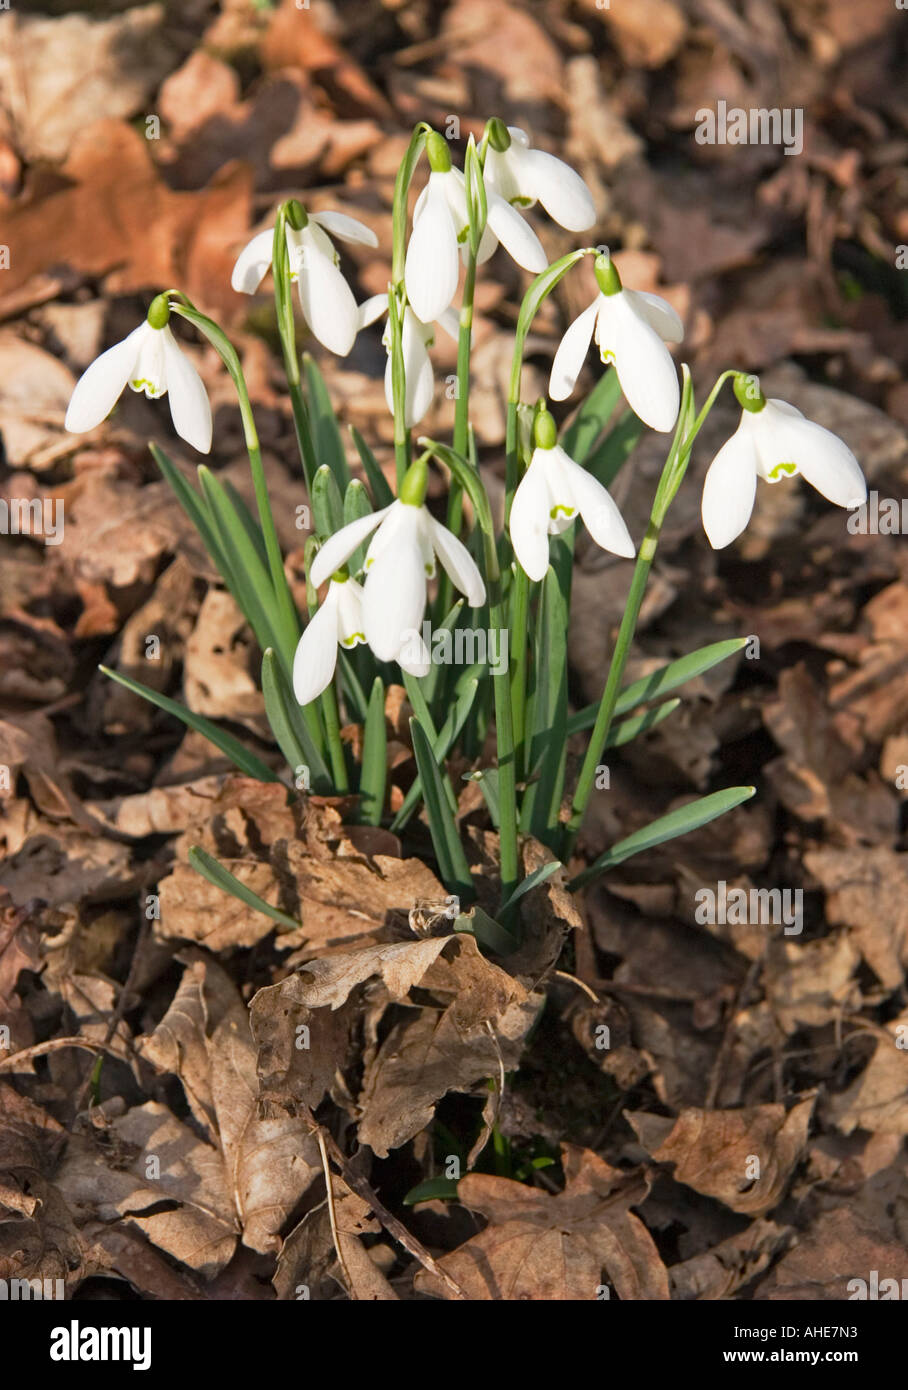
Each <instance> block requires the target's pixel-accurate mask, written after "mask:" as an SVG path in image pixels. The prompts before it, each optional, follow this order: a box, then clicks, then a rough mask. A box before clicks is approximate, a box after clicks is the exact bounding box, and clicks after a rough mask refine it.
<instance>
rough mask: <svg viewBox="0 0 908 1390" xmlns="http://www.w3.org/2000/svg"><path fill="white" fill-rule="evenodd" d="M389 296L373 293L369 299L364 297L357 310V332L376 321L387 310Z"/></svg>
mask: <svg viewBox="0 0 908 1390" xmlns="http://www.w3.org/2000/svg"><path fill="white" fill-rule="evenodd" d="M387 308H388V296H387V295H386V294H373V295H372V296H371V297H370V298H369V299H364V300H363V302H362V304H360V306H359V307H358V309H357V311H356V327H357V332H358V331H359V329H361V328H368V327H369V324H370V323H375V321H376V319H380V318H381V316H382V314H384V313H386V312H387Z"/></svg>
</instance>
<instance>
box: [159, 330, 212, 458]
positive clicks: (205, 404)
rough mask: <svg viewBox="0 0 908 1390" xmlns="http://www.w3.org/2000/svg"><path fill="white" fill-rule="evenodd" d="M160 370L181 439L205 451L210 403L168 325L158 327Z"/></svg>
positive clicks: (206, 449) (195, 372)
mask: <svg viewBox="0 0 908 1390" xmlns="http://www.w3.org/2000/svg"><path fill="white" fill-rule="evenodd" d="M161 337H162V339H163V345H164V370H165V374H166V379H167V394H168V396H169V399H170V414H171V418H172V419H173V427H174V429H175V430H176V432H177V434H178V435H179V436H180V438H181V439H185V440H186V443H187V444H191V445H192V447H193V448H194V449H198V451H199V453H200V454H207V453H208V452H209V451H210V449H211V405H210V403H209V400H208V393H207V391H206V390H205V386H204V384H203V382H202V378H201V377H200V376H199V374H198V372H197V371H196V369H195V367H194V366H193V365H192V363H191V362H190V360H189V358H188V357H187V356H186V354H185V353H184V352H183V351H182V350H181V348H180V346H179V344H178V343H177V340H176V338H174V336H173V334H172V333H171V331H170V329H169V328H163V329H162V330H161Z"/></svg>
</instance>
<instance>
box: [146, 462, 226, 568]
mask: <svg viewBox="0 0 908 1390" xmlns="http://www.w3.org/2000/svg"><path fill="white" fill-rule="evenodd" d="M148 447H149V449H150V450H151V456H152V458H153V459H154V461H155V463H156V464H157V465H158V467H159V468H160V470H161V472H162V473H163V474H164V477H165V478H166V479H167V482H168V483H169V484H170V487H171V489H172V491H173V493H174V494H175V496H176V499H177V501H178V502H179V504H180V506H181V507H182V508H183V511H184V512H185V513H186V515H187V516H188V517H189V520H190V521H191V522H192V524H193V526H194V527H195V529H196V530H197V531H198V533H199V535H200V536H201V538H202V541H203V543H204V546H205V549H206V550H207V551H208V554H209V555H210V556H211V558H212V560H213V562H214V565H215V568H216V569H217V571H218V573H219V574H220V575H221V577H222V579H223V580H224V582H225V583H226V584H227V586H228V588H229V586H230V577H229V575H228V573H227V565H226V563H225V560H224V557H223V552H222V550H221V545H220V542H219V540H218V536H217V532H216V530H215V528H214V527H213V526H212V524H211V516H210V515H209V512H208V508H207V506H206V504H205V501H204V499H203V498H201V497H199V495H198V493H197V492H196V490H195V488H194V487H192V485H191V484H190V483H189V482H187V480H186V479H185V478H184V477H183V475H182V473H181V472H180V470H179V469H178V468H177V466H176V464H175V463H173V462H172V460H171V459H169V458H168V457H167V455H166V454H165V452H164V450H163V449H162V448H160V447H159V445H157V444H149V446H148Z"/></svg>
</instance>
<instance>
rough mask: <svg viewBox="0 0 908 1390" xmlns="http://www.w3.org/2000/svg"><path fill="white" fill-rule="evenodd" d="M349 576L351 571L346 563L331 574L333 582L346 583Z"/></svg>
mask: <svg viewBox="0 0 908 1390" xmlns="http://www.w3.org/2000/svg"><path fill="white" fill-rule="evenodd" d="M349 578H350V571H349V570H348V569H347V566H346V565H341V567H340V569H339V570H335V571H334V573H333V574H332V576H331V579H332V582H333V583H335V584H346V582H347V580H348V579H349Z"/></svg>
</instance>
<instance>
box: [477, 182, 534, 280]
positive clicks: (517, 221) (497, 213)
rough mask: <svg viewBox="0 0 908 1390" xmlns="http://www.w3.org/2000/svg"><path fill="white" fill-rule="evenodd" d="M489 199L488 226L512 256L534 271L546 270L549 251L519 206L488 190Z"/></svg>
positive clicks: (527, 268)
mask: <svg viewBox="0 0 908 1390" xmlns="http://www.w3.org/2000/svg"><path fill="white" fill-rule="evenodd" d="M487 203H488V210H489V226H490V227H491V229H492V231H493V232H494V233H495V235H496V236H497V238H498V240H499V241H500V242H501V244H502V246H503V247H504V249H505V250H506V251H507V252H508V254H509V255H510V256H511V257H512V259H513V260H515V261H516V262H517V264H518V265H521V266H523V268H524V270H530V271H532V272H533V274H534V275H538V274H539V273H540V271H543V270H545V268H546V266H547V265H548V260H547V258H546V254H545V251H544V250H543V249H542V242H541V241H540V240H539V238H538V236H537V235H536V233H535V232H534V231H533V228H532V227H531V226H530V224H529V222H525V221H524V219H523V218H522V217H521V215H520V213H519V212H518V211H517V209H516V208H512V207H511V204H510V203H506V202H505V200H504V198H502V197H501V196H500V195H499V194H498V193H493V192H489V194H488V199H487Z"/></svg>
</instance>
